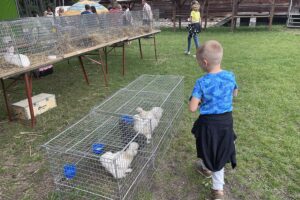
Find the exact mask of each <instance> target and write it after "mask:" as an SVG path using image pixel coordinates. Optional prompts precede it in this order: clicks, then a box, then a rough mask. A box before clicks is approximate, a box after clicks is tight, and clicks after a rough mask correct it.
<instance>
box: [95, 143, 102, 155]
mask: <svg viewBox="0 0 300 200" xmlns="http://www.w3.org/2000/svg"><path fill="white" fill-rule="evenodd" d="M104 147H105V145H104V144H101V143H95V144H93V147H92V148H93V152H94V153H95V154H102V153H103V151H104Z"/></svg>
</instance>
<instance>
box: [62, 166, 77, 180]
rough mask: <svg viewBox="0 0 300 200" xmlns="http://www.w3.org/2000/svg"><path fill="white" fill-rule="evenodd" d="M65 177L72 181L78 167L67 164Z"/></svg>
mask: <svg viewBox="0 0 300 200" xmlns="http://www.w3.org/2000/svg"><path fill="white" fill-rule="evenodd" d="M64 175H65V177H66V178H67V179H72V178H74V177H75V176H76V166H75V165H74V164H67V165H65V166H64Z"/></svg>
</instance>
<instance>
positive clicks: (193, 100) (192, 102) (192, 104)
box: [189, 97, 201, 112]
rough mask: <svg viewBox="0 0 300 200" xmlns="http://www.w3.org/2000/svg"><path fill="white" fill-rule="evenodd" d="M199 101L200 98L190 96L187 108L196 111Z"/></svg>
mask: <svg viewBox="0 0 300 200" xmlns="http://www.w3.org/2000/svg"><path fill="white" fill-rule="evenodd" d="M200 103H201V100H200V99H197V98H196V97H192V98H191V100H190V102H189V110H190V111H191V112H196V111H197V110H198V107H199V104H200Z"/></svg>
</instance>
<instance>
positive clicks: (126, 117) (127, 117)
mask: <svg viewBox="0 0 300 200" xmlns="http://www.w3.org/2000/svg"><path fill="white" fill-rule="evenodd" d="M121 121H122V122H124V123H126V124H133V122H134V119H133V117H132V116H130V115H122V116H121Z"/></svg>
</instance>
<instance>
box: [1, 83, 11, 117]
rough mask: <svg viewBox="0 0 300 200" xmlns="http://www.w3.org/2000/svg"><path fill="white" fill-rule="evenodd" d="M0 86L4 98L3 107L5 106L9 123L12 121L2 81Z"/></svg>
mask: <svg viewBox="0 0 300 200" xmlns="http://www.w3.org/2000/svg"><path fill="white" fill-rule="evenodd" d="M1 84H2V91H3V96H4V101H5V105H6V110H7V115H8V119H9V121H12V116H11V112H10V109H9V105H8V98H7V94H6V88H5V85H4V80H3V79H1Z"/></svg>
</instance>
